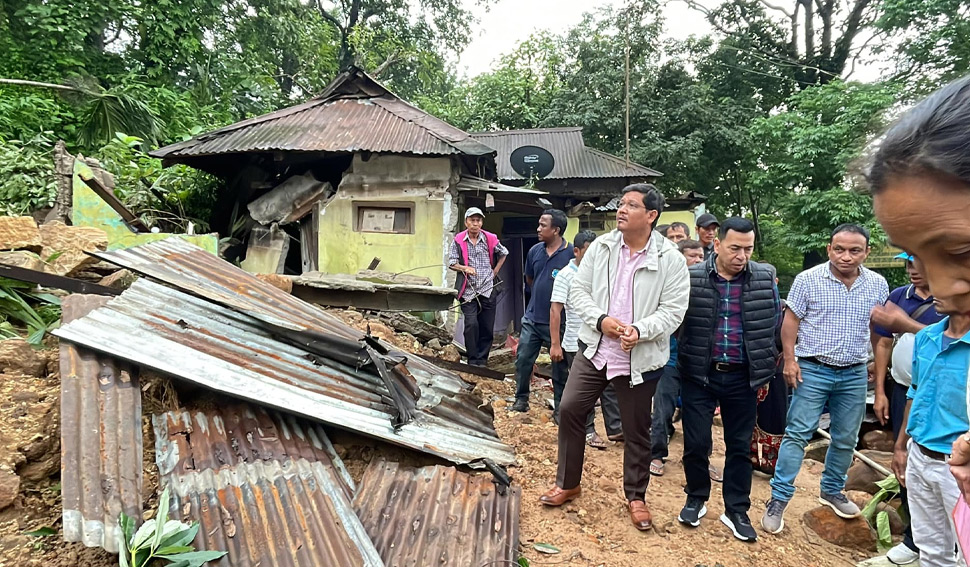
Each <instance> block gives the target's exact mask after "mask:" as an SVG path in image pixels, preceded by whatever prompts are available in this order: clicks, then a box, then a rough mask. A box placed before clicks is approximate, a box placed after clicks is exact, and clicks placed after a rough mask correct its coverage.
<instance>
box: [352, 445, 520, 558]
mask: <svg viewBox="0 0 970 567" xmlns="http://www.w3.org/2000/svg"><path fill="white" fill-rule="evenodd" d="M520 498H521V494H520V489H519V488H517V487H513V488H508V489H507V490H505V491H504V494H502V493H500V492H499V491H498V490H497V489H496V487H495V485H493V484H492V481H491V479H490V477H488V476H484V475H469V474H466V473H463V472H460V471H458V470H457V469H455V468H454V467H441V466H435V467H422V468H412V467H407V466H401V465H399V464H398V463H394V462H387V461H384V460H383V459H379V460H375V461H372V462H371V464H370V466H368V468H367V470H366V472H365V473H364V477H363V478H362V479H361V481H360V487H359V488H358V491H357V496H356V497H355V498H354V508H355V509H356V510H357V515H358V517H359V518H360V520H361V522H362V523H363V524H364V528H365V529H366V530H367V533H368V534H369V535H370V537H371V539H372V540H373V541H374V545H375V546H377V550H378V551H379V552H380V554H381V558H382V559H383V560H384V562H385V563H386V564H387V565H394V566H404V565H415V566H417V565H436V566H440V567H468V566H480V565H500V564H508V565H514V564H515V563H514V562H515V560H516V557H517V547H518V544H519V505H520Z"/></svg>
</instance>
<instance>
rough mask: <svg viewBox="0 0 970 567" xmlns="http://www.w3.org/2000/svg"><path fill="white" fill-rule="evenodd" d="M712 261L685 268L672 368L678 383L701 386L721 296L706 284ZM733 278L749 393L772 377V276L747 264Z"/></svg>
mask: <svg viewBox="0 0 970 567" xmlns="http://www.w3.org/2000/svg"><path fill="white" fill-rule="evenodd" d="M714 258H715V256H714V255H712V256H711V257H710V258H708V259H707V260H705V261H704V262H701V263H700V264H696V265H694V266H691V267H690V303H689V304H688V306H687V314H686V315H685V316H684V324H683V326H682V327H681V333H680V339H679V341H678V342H677V368H678V370H679V371H680V375H681V377H682V378H684V379H687V380H693V381H695V382H699V383H701V384H706V383H707V375H708V373H709V372H710V366H711V352H712V350H713V346H714V326H715V324H716V321H715V319H716V317H717V309H716V308H717V302H718V301H719V300H720V298H721V296H720V294H719V293H718V292H717V288H716V287H714V282H713V281H712V280H711V272H712V271H713V270H714ZM739 277H742V278H744V288H743V289H742V291H741V316H742V325H743V329H744V335H743V336H744V339H743V340H744V352H745V356H746V358H747V360H748V373H749V374H748V378H749V380H750V382H751V387H752V388H760V387H761V386H762V385H764V384H766V383H767V382H768V381H769V380H771V379H772V378H773V377H774V375H775V357H776V355H777V354H778V348H777V346H776V345H775V323H776V316H777V311H776V307H775V277H774V272H773V271H772V270H770V269H769V267H768V266H766V265H765V264H759V263H758V262H748V267H747V269H745V271H744V272H742V273H741V274H740V275H739Z"/></svg>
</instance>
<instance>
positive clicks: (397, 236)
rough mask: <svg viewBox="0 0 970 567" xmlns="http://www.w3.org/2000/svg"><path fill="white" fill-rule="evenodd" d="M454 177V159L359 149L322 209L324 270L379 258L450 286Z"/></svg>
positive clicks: (384, 266)
mask: <svg viewBox="0 0 970 567" xmlns="http://www.w3.org/2000/svg"><path fill="white" fill-rule="evenodd" d="M455 179H457V174H456V173H455V171H454V165H453V163H452V160H451V159H450V158H447V157H408V156H400V155H372V156H370V158H369V159H368V160H367V161H364V159H363V158H362V157H361V155H360V154H356V155H355V156H354V160H353V163H352V165H351V167H350V169H349V170H348V171H347V173H346V174H345V175H344V177H343V180H342V181H341V182H340V186H339V187H338V188H337V192H336V194H335V195H334V197H333V198H332V199H331V200H330V202H329V203H327V204H326V206H325V207H324V208H323V210H322V211H321V215H320V240H319V242H320V262H319V270H320V271H321V272H326V273H331V274H355V273H357V271H358V270H361V269H364V268H367V266H368V264H370V262H371V260H372V259H373V258H375V257H378V258H380V259H381V264H380V269H381V270H382V271H385V272H392V273H397V272H402V271H408V273H410V274H413V275H420V276H427V277H429V278H431V281H432V282H433V283H434V284H435V285H447V274H448V268H447V259H448V248H447V246H445V243H446V242H447V241H450V240H451V239H452V238H453V233H452V232H451V231H452V228H453V226H454V225H455V214H456V213H455V210H456V209H455V204H454V191H453V190H452V189H451V186H452V185H453V184H454V181H455ZM361 209H365V210H364V211H361ZM405 210H406V211H408V213H407V214H404V213H403V212H399V213H395V211H405ZM385 213H386V214H387V216H386V217H381V215H382V214H385ZM368 214H369V215H370V217H369V218H367V219H362V215H368ZM395 214H397V215H399V216H393V215H395ZM404 216H407V217H408V220H407V223H405V222H404V221H403V220H402V218H403V217H404ZM405 224H406V226H405ZM395 230H397V232H394V231H395ZM415 268H418V269H415Z"/></svg>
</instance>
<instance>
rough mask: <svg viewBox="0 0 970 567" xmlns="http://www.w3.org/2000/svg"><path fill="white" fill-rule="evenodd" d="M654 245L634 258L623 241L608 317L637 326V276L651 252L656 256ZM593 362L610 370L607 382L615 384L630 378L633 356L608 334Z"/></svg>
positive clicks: (644, 248)
mask: <svg viewBox="0 0 970 567" xmlns="http://www.w3.org/2000/svg"><path fill="white" fill-rule="evenodd" d="M651 244H652V243H651V242H649V241H648V242H647V245H646V246H644V247H643V250H640V251H639V252H636V253H635V254H633V256H632V257H631V256H630V247H629V246H627V245H626V242H625V241H623V240H621V244H620V259H619V262H618V263H617V272H616V280H614V282H613V291H612V293H611V295H610V308H609V310H608V311H607V315H609V316H610V317H613V318H614V319H616V320H617V321H620V322H621V323H626V324H628V325H629V324H632V323H633V322H634V321H633V274H635V273H636V271H637V269H639V268H640V267H641V266H643V264H644V263H645V262H646V261H647V252H648V251H653V252H654V254H656V251H655V250H654V247H652V246H651ZM590 362H592V363H593V366H595V367H596V369H597V370H603V367H606V378H607V380H612V379H613V378H616V377H617V376H629V375H630V353H628V352H623V347H622V346H621V344H620V340H619V339H611V338H609V337H607V336H606V333H604V334H603V338H602V339H601V340H600V344H599V348H597V349H596V355H594V356H593V360H591V361H590Z"/></svg>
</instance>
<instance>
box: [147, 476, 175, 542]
mask: <svg viewBox="0 0 970 567" xmlns="http://www.w3.org/2000/svg"><path fill="white" fill-rule="evenodd" d="M171 506H172V501H171V500H170V499H169V493H168V487H166V488H165V490H163V491H162V496H161V497H160V498H159V499H158V514H157V515H156V516H155V522H156V525H157V526H158V529H156V530H155V537H154V538H153V539H152V549H153V550H155V549H158V546H159V545H160V544H161V543H162V537H163V536H164V535H165V530H166V528H169V527H170V526H168V525H166V523H167V522H168V510H169V508H170V507H171ZM179 525H180V524H179ZM174 529H178V527H175V528H174Z"/></svg>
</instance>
